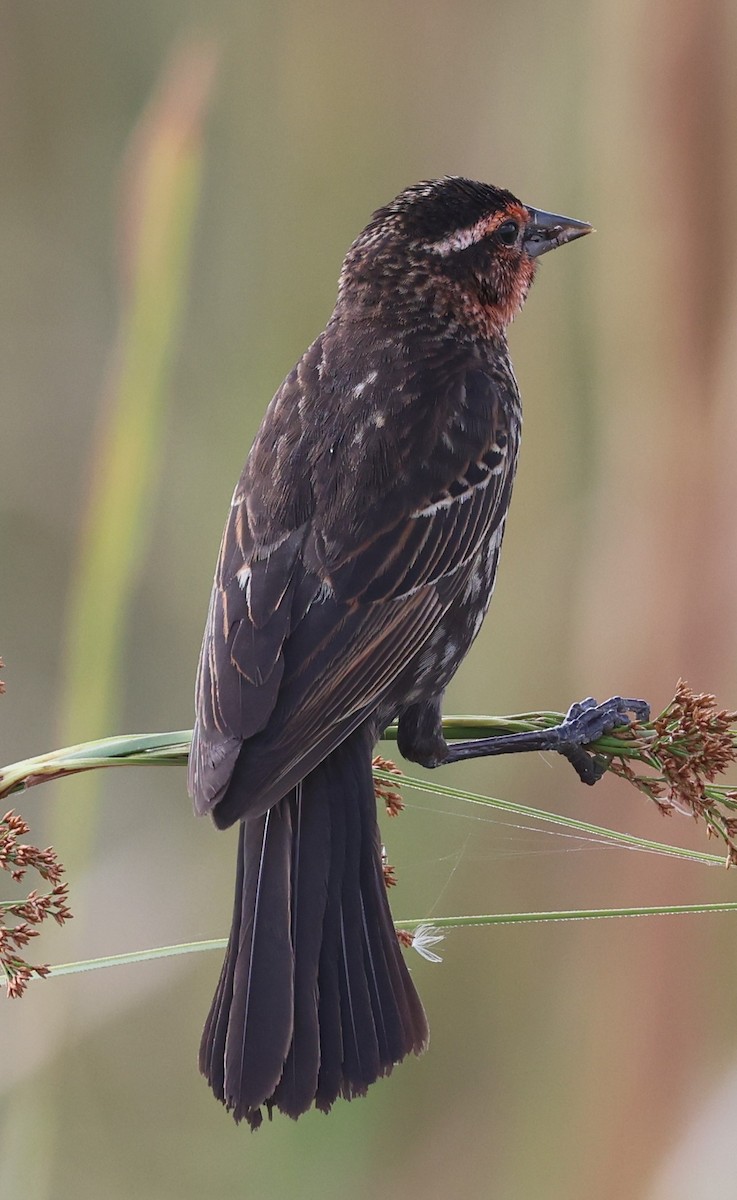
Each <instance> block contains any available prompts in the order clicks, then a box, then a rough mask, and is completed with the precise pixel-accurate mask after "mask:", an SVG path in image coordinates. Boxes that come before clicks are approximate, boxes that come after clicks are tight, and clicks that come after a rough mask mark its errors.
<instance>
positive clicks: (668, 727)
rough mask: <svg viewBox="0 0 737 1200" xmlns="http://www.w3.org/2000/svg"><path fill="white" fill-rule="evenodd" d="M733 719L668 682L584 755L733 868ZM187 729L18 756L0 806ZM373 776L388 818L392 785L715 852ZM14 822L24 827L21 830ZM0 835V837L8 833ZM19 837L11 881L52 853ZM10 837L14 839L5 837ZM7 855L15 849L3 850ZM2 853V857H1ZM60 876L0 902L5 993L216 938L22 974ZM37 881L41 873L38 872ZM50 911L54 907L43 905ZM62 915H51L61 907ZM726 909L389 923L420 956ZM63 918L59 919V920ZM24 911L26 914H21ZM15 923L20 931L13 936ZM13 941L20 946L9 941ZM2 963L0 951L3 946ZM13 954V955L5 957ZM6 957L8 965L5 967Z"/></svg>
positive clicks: (463, 728)
mask: <svg viewBox="0 0 737 1200" xmlns="http://www.w3.org/2000/svg"><path fill="white" fill-rule="evenodd" d="M562 719H563V714H561V713H557V712H532V713H521V714H516V715H512V716H503V717H489V716H458V717H447V718H446V719H445V720H444V722H443V732H444V734H445V737H446V738H447V739H448V741H453V740H457V739H463V740H466V739H469V738H477V737H494V736H496V735H503V734H508V733H518V732H527V731H531V730H536V729H545V728H550V727H552V726H553V725H557V724H560V722H561V721H562ZM735 722H737V714H735V713H733V712H728V711H726V710H719V709H717V707H716V701H715V699H714V697H713V696H710V695H696V694H694V693H693V692H692V691H691V689H690V688H688V686H687V685H686V684H685V683H683V682H679V684H678V686H677V689H676V694H675V696H674V698H673V700H672V701H671V702H670V704H668V705H667V706H666V708H665V709H664V710H663V711H662V712H661V713H660V715H659V716H658V717H656V718H655V719H654V720H653V721H650V722H647V723H645V722H642V723H638V722H635V723H632V724H630V725H627V726H624V727H623V728H621V729H617V730H615V731H614V732H612V733H610V734H608V735H607V736H606V737H603V738H601V739H599V740H598V741H597V742H595V743H593V744H592V745H591V746H590V747H588V749H589V750H590V751H591V752H592V753H594V754H597V755H599V756H601V760H602V762H603V763H604V765H605V766H606V768H607V770H609V771H611V772H612V773H613V774H615V775H617V776H619V777H620V778H622V779H624V780H626V781H627V782H629V783H631V784H632V785H633V786H634V787H636V788H637V789H638V790H639V791H641V792H643V793H644V794H645V795H646V796H647V797H648V798H649V799H651V800H652V801H654V802H655V803H656V804H657V805H658V807H659V809H660V810H661V811H662V812H664V813H670V812H673V811H674V810H675V811H680V812H685V813H687V814H689V815H691V816H692V817H693V818H694V819H695V820H697V821H701V822H703V823H704V825H705V826H706V830H707V833H708V835H709V836H718V837H719V838H721V840H722V841H723V842H724V844H725V845H726V848H727V865H729V864H731V863H737V815H735V814H736V813H737V790H736V789H733V788H730V787H728V786H725V785H720V784H717V783H715V779H716V777H717V776H718V775H719V774H721V773H722V772H723V771H724V770H725V768H726V767H728V766H729V765H730V764H731V763H733V762H735V761H736V760H737V729H736V728H735ZM396 735H397V730H396V726H392V727H390V728H389V729H388V730H387V731H386V733H385V737H386V738H387V739H390V740H391V739H396ZM190 736H191V735H190V731H189V730H178V731H175V732H173V733H162V734H133V735H128V736H121V737H115V738H103V739H101V740H99V741H92V742H83V743H80V744H79V745H76V746H68V747H66V748H65V749H62V750H57V751H52V752H51V753H48V754H42V755H39V756H37V757H35V758H30V759H25V760H24V761H22V762H18V763H14V764H12V765H10V766H8V767H5V768H3V769H2V770H0V799H2V798H3V797H5V796H10V795H13V794H15V793H18V792H21V791H24V790H25V789H26V788H29V787H33V786H36V785H37V784H39V783H43V782H45V781H46V780H49V779H58V778H61V777H64V776H67V775H76V774H79V773H81V772H86V771H92V770H97V769H100V768H104V767H126V766H171V765H184V764H185V763H186V761H187V755H188V751H189V743H190ZM374 779H375V787H376V794H377V799H378V800H380V801H381V802H382V803H383V804H384V805H385V806H386V808H387V811H388V812H389V813H390V815H393V814H396V813H397V812H399V811H400V810H401V808H402V799H401V795H400V792H399V788H400V787H402V786H408V787H411V788H413V789H416V790H420V791H426V792H431V793H434V794H440V795H444V796H452V797H454V798H456V799H460V800H464V801H466V802H467V803H472V804H484V805H488V806H491V807H493V808H496V809H500V810H502V811H504V812H507V813H513V814H515V815H517V816H520V817H522V818H525V819H528V820H534V821H537V822H541V821H543V822H547V823H551V824H555V825H563V826H566V827H568V828H569V829H571V830H572V831H574V835H578V836H585V837H595V838H598V839H602V840H604V841H606V842H609V843H610V844H611V843H618V844H621V845H625V846H629V847H630V848H634V849H637V850H642V851H647V852H651V853H659V854H668V855H671V856H676V857H682V858H687V859H689V860H691V861H698V862H702V863H704V864H708V865H714V864H715V863H718V862H720V861H723V860H722V859H720V858H719V857H718V856H717V855H714V854H706V853H703V852H702V853H698V852H694V851H692V850H687V849H685V848H682V847H678V846H673V845H669V844H665V843H661V842H655V841H651V840H649V839H646V838H637V837H634V836H632V835H630V834H625V833H621V832H619V831H616V830H612V829H607V828H605V827H602V826H598V825H593V824H591V823H590V822H586V821H578V820H575V819H574V818H570V817H564V816H561V815H560V814H558V813H550V812H546V811H544V810H542V809H536V808H531V807H529V806H527V805H522V804H516V803H512V802H511V801H507V800H501V799H497V798H494V797H490V796H480V795H477V794H476V793H473V792H468V791H464V790H462V789H458V788H454V787H449V786H447V785H444V784H437V783H435V782H434V781H433V782H432V783H430V782H429V781H425V780H424V779H418V778H413V777H408V776H405V775H404V774H403V773H402V772H401V771H400V770H399V769H398V768H397V767H396V766H395V765H394V764H393V763H391V762H389V761H388V760H386V759H383V758H377V759H375V760H374ZM21 825H23V829H22V830H21V829H20V826H21ZM8 830H9V831H10V834H9V835H8V836H5V833H6V832H7V831H8ZM19 830H20V832H25V831H26V830H27V827H25V825H24V823H23V822H22V818H19V817H18V816H17V815H16V814H14V813H12V812H10V813H8V814H6V816H5V817H4V818H3V819H2V821H0V867H4V868H5V869H6V870H8V871H10V872H11V874H14V873H16V877H17V866H18V853H20V854H21V858H22V856H23V855H24V854H25V855H26V860H25V861H26V863H27V865H28V866H35V867H36V869H39V867H38V862H42V863H43V862H44V861H45V859H44V857H43V856H44V855H49V854H53V851H51V850H48V851H39V850H37V848H36V847H29V846H21V847H20V848H19V849H18V848H17V847H16V842H17V833H18V831H19ZM13 831H15V840H13V838H14V833H13ZM8 847H11V848H14V849H13V853H11V851H10V850H9V849H8ZM4 849H5V852H4ZM62 871H63V868H61V865H60V864H58V874H57V876H56V877H55V879H54V882H55V883H56V884H57V893H58V894H57V895H56V899H55V900H51V899H49V900H45V898H44V897H38V896H37V894H36V893H35V892H32V893H31V895H30V896H29V897H28V898H27V900H26V901H24V902H20V903H18V902H12V903H11V902H10V901H7V902H5V901H3V902H0V935H2V936H0V960H1V961H2V965H3V967H4V968H5V974H6V980H7V982H8V992H9V994H12V995H20V994H21V993H22V991H23V989H24V987H25V985H26V983H27V982H28V980H29V979H30V978H31V977H32V976H33V975H45V974H48V973H49V971H51V972H52V973H56V974H61V973H70V972H71V971H72V970H80V971H81V970H87V969H92V968H93V966H110V965H117V964H120V963H123V962H133V961H139V960H142V959H147V958H155V957H165V956H167V955H172V954H179V953H191V952H193V951H194V950H198V949H206V948H209V947H215V946H222V945H223V944H224V943H223V942H222V941H221V940H220V939H218V940H216V941H213V942H206V943H187V944H186V945H185V946H184V947H163V948H160V949H159V950H150V951H140V952H134V953H133V954H131V955H122V956H119V955H118V956H114V957H113V958H110V959H107V958H106V959H100V960H94V961H91V962H90V963H86V964H85V963H77V964H66V966H64V967H56V968H47V967H31V966H29V965H28V964H27V963H25V962H24V961H23V960H22V959H20V958H19V956H18V954H17V950H18V946H19V945H21V944H25V941H27V940H28V937H29V936H35V933H36V932H37V931H36V930H33V931H32V932H31V933H30V934H29V927H30V925H33V924H37V923H39V922H40V921H41V920H43V919H44V917H45V916H46V915H51V916H54V917H55V918H56V919H57V920H60V919H62V920H66V919H68V917H69V916H70V915H71V914H70V913H69V910H68V908H67V907H66V887H65V886H64V887H63V889H62V890H63V894H62V892H61V891H59V886H60V885H59V876H60V874H61V872H62ZM42 877H44V876H43V872H42ZM54 904H56V909H55V908H54ZM60 906H61V909H60ZM734 908H737V902H735V903H734V904H730V903H726V904H716V905H713V904H712V905H686V906H683V905H673V906H662V907H659V908H631V909H596V910H588V911H582V910H578V911H573V912H557V913H511V914H510V913H507V914H487V915H485V916H459V917H444V918H438V919H434V920H433V922H432V926H428V925H426V924H423V922H418V921H402V922H398V924H397V929H398V933H399V936H400V938H402V940H404V941H405V942H406V943H407V944H414V945H415V946H416V948H417V949H418V950H419V951H420V953H422V954H424V955H425V957H427V958H429V959H431V960H432V959H435V958H437V955H436V954H435V953H434V951H432V950H431V948H430V947H431V945H432V943H433V940H434V939H436V937H437V935H436V934H434V933H433V932H432V930H433V929H434V928H436V927H437V928H442V927H456V926H461V925H490V924H502V923H512V922H522V921H563V920H583V919H592V918H601V917H610V916H645V915H655V914H665V913H678V912H680V913H684V912H716V911H720V912H722V911H731V910H732V909H734ZM62 910H63V911H62ZM29 914H30V915H29ZM7 918H10V919H11V920H13V919H15V921H16V925H15V926H13V925H10V926H8V925H7V924H6V919H7ZM19 922H20V923H21V928H20V933H18V928H19V925H18V923H19ZM18 937H20V939H21V940H20V942H19V941H18ZM3 946H5V948H6V949H7V950H8V954H5V955H4V954H3V953H2V948H3ZM11 950H12V951H13V953H12V956H11V954H10V951H11ZM6 960H7V961H6Z"/></svg>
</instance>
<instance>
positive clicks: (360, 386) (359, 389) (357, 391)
mask: <svg viewBox="0 0 737 1200" xmlns="http://www.w3.org/2000/svg"><path fill="white" fill-rule="evenodd" d="M378 375H379V372H378V371H369V373H368V375H367V376H366V378H365V379H362V380H361V382H360V383H357V384H356V386H355V387H354V389H353V395H354V396H355V397H356V399H357V400H360V398H361V396H362V395H363V393H364V392H365V391H366V388H367V387H370V386H371V384H372V383H376V380H377V378H378Z"/></svg>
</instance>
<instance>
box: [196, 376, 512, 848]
mask: <svg viewBox="0 0 737 1200" xmlns="http://www.w3.org/2000/svg"><path fill="white" fill-rule="evenodd" d="M288 382H289V381H287V383H288ZM479 389H483V397H482V396H481V395H480V394H479V395H476V394H475V392H476V391H478V390H479ZM463 398H464V405H465V408H464V411H465V412H466V413H467V414H472V415H473V414H475V417H476V418H478V410H479V406H480V405H481V407H482V408H484V411H485V413H486V417H489V415H491V416H492V417H493V420H486V428H485V431H484V434H483V437H482V438H481V440H480V441H479V439H478V438H476V448H475V449H474V448H473V445H472V443H473V441H474V435H473V434H472V433H469V431H468V425H469V423H470V422H471V417H470V416H468V417H467V418H466V419H464V417H463V415H462V414H461V415H460V416H459V417H458V420H457V422H456V424H457V425H458V426H459V430H460V432H459V431H458V430H456V437H455V443H454V450H453V454H450V453H449V452H448V447H449V445H450V443H451V442H454V438H453V436H452V435H453V429H452V428H451V427H450V426H447V427H443V428H442V429H439V430H436V435H437V438H436V440H438V439H439V440H438V444H439V445H440V443H442V450H443V453H445V459H443V458H442V455H441V463H440V465H438V463H437V462H436V463H435V467H434V468H433V470H428V462H430V461H431V460H429V459H428V458H421V459H418V460H417V461H416V462H414V463H413V462H412V461H411V455H410V456H409V457H408V456H407V455H402V454H400V455H399V462H398V466H397V470H396V472H395V476H396V477H395V478H393V479H391V480H390V479H389V478H386V479H384V478H381V476H382V474H383V472H382V469H381V468H380V467H378V466H377V465H376V464H377V463H381V462H383V461H384V460H385V459H387V457H388V460H390V459H391V454H390V453H389V451H390V450H391V447H390V446H389V445H388V443H386V444H385V438H388V437H389V433H388V432H387V434H386V435H385V436H380V435H383V429H381V428H377V426H376V424H375V423H374V425H373V437H372V438H370V439H369V438H367V437H365V436H364V441H363V444H362V446H361V455H360V459H359V458H357V457H356V456H355V455H353V456H351V455H350V454H348V455H347V456H346V455H345V454H344V455H343V458H344V459H345V462H344V463H343V467H341V446H336V445H335V444H331V445H330V446H326V447H323V448H322V449H319V448H318V449H317V450H315V448H314V447H313V448H312V451H313V454H312V464H311V465H310V463H309V462H307V460H305V462H303V463H302V467H303V469H305V468H306V469H308V470H312V472H313V477H314V480H316V481H321V482H317V483H313V487H312V503H311V509H312V511H311V512H310V513H309V515H308V517H307V519H306V520H304V521H302V523H301V524H299V525H297V526H296V527H295V528H292V529H291V530H290V531H288V532H286V533H284V532H280V533H279V535H278V536H277V537H276V538H274V537H273V536H272V540H271V541H264V538H263V532H262V533H261V536H260V538H259V536H258V531H259V529H261V530H262V531H263V529H265V528H266V529H268V528H269V522H268V521H266V520H265V519H264V511H265V509H266V508H267V507H268V505H269V503H272V504H273V492H274V490H275V488H276V491H277V492H281V493H282V494H284V495H288V496H289V497H290V498H291V497H292V495H293V492H294V491H295V490H296V483H295V487H290V486H289V484H287V486H286V488H282V487H280V485H279V480H278V464H277V467H276V468H275V472H276V474H274V473H273V472H272V477H271V478H270V479H268V480H266V481H265V480H264V479H263V471H262V470H259V471H254V470H253V469H251V470H250V471H249V465H248V464H247V467H246V471H245V472H244V477H245V480H246V483H245V485H244V486H243V487H242V488H241V489H237V490H236V497H235V499H234V505H233V508H232V509H231V514H230V518H229V520H228V523H227V525H226V529H225V533H224V535H223V542H222V546H221V551H220V559H219V563H218V571H217V574H216V579H215V584H214V587H213V592H212V598H211V603H210V611H209V616H208V621H207V626H206V630H205V637H204V641H203V647H202V654H201V658H200V666H199V672H198V680H197V721H196V725H195V731H194V738H193V745H192V753H191V757H190V790H191V792H192V794H193V796H194V798H195V804H196V807H197V809H198V811H201V812H202V811H208V810H213V809H214V810H215V811H214V817H215V820H216V822H217V823H218V824H219V825H228V824H231V823H232V822H233V821H235V820H236V819H238V818H240V817H243V816H246V815H252V814H254V815H255V814H256V813H257V812H261V811H264V810H265V809H266V808H267V807H269V806H270V805H271V804H273V803H275V802H276V800H278V799H280V798H281V796H282V795H284V794H285V793H286V792H287V791H288V790H289V788H290V787H292V786H294V784H295V783H296V782H298V781H299V779H302V778H304V776H305V775H306V774H307V773H308V772H309V771H310V770H311V769H312V768H313V767H314V766H315V765H316V764H317V763H318V762H320V761H322V760H323V759H324V758H325V757H326V756H327V755H328V754H329V753H330V751H331V750H332V749H334V748H335V746H337V745H338V744H339V743H340V742H341V741H343V739H344V738H345V737H347V736H348V735H349V734H350V733H351V732H352V730H353V729H355V728H356V727H357V726H358V725H359V724H361V723H362V722H363V721H364V720H366V718H367V717H368V716H369V715H370V714H371V713H372V712H373V711H374V710H375V709H376V708H377V706H378V705H380V703H381V701H382V698H383V697H384V696H386V695H387V694H388V693H389V692H390V691H391V688H392V685H393V684H394V683H395V681H396V680H397V679H398V677H399V676H400V675H401V674H402V672H403V671H405V670H406V668H407V665H408V663H410V662H411V660H412V659H413V658H414V656H415V655H416V654H418V652H420V651H421V650H422V648H423V646H424V644H425V643H426V642H427V640H428V639H429V638H430V637H431V636H432V634H433V633H434V631H435V630H436V629H437V627H438V625H439V623H440V622H441V620H442V617H443V615H444V613H445V612H446V611H447V609H448V607H449V605H450V603H451V602H452V600H453V599H454V597H455V596H456V595H457V594H458V593H459V590H460V589H462V588H463V586H464V584H465V582H466V581H467V580H468V576H469V573H470V572H471V570H472V569H473V567H474V564H475V560H476V558H477V556H478V553H479V550H480V549H481V548H482V547H483V545H484V544H485V543H486V542H487V541H488V539H489V538H490V537H491V536H492V534H493V531H494V529H495V527H496V526H498V525H499V523H500V522H501V521H502V520H503V518H504V515H505V513H506V510H507V507H508V503H509V494H510V490H511V485H512V478H513V474H514V459H515V456H516V436H515V434H514V431H513V430H510V427H509V426H510V420H509V413H508V409H507V406H506V405H505V404H503V403H501V400H500V398H499V396H498V395H495V394H494V385H493V383H492V381H490V380H489V378H488V377H487V376H482V375H480V374H479V373H478V372H474V373H469V372H466V373H465V375H464V380H463ZM482 400H483V404H481V401H482ZM411 419H412V414H411V413H410V414H408V420H411ZM415 419H419V418H418V417H417V416H416V415H415ZM425 422H426V423H427V416H426V415H425ZM481 423H482V422H481ZM268 424H269V416H268V414H267V418H266V419H265V423H264V426H263V427H262V431H261V433H260V435H259V439H257V443H256V444H255V447H254V451H252V455H251V459H253V458H254V457H256V458H257V457H258V454H259V453H260V450H259V447H261V448H263V445H264V444H265V443H269V444H271V443H273V445H274V446H276V445H277V442H278V438H277V439H275V438H274V437H273V436H272V434H271V433H268V434H267V436H264V430H265V429H266V430H267V429H268ZM443 434H445V437H443ZM469 438H470V442H469ZM464 439H465V441H464ZM417 441H418V437H417V436H415V437H413V436H412V430H411V429H410V431H409V435H408V440H407V445H408V447H410V449H411V447H412V446H413V445H416V444H417ZM292 442H293V443H294V444H293V445H292V450H291V460H292V468H293V464H294V462H297V461H298V460H299V457H300V450H299V444H300V443H299V439H298V438H296V437H295V438H293V439H292ZM466 442H468V443H469V444H468V445H467V444H466ZM469 446H471V448H470V449H469ZM459 447H460V448H459ZM479 447H480V453H479V452H478V451H479ZM395 449H396V447H395ZM431 453H432V449H431ZM438 453H440V452H438ZM320 454H323V455H327V456H328V458H329V459H330V462H329V463H326V462H320V461H315V460H316V456H317V457H318V458H319V455H320ZM307 458H308V459H309V455H308V456H307ZM436 458H437V455H436ZM251 459H249V462H251ZM446 460H447V461H446ZM454 460H455V461H454ZM372 463H373V466H372V465H371V464H372ZM366 464H368V467H367V466H366ZM252 467H253V464H252ZM292 468H290V469H292ZM343 468H344V469H343ZM367 470H368V473H369V474H368V476H367V477H366V478H365V479H362V478H361V475H362V472H363V474H364V475H365V474H366V471H367ZM341 471H342V473H343V476H344V482H343V483H342V484H341V483H338V484H337V485H336V484H335V479H336V477H340V476H341ZM328 476H329V478H328ZM326 478H328V481H327V483H326V482H325V481H326ZM328 487H329V488H332V492H331V494H330V495H327V496H326V495H324V494H323V492H321V488H323V490H324V489H325V488H328ZM299 503H300V505H301V506H302V510H303V509H304V508H305V507H307V508H309V507H310V505H309V504H306V502H305V501H304V500H301V501H300V502H299ZM300 515H301V514H300ZM293 523H294V521H293ZM270 524H271V527H272V529H273V525H274V521H273V520H271V522H270ZM234 773H235V775H234Z"/></svg>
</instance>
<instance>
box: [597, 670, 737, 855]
mask: <svg viewBox="0 0 737 1200" xmlns="http://www.w3.org/2000/svg"><path fill="white" fill-rule="evenodd" d="M736 722H737V713H734V712H729V711H728V710H726V709H718V708H717V704H716V699H715V697H714V696H712V695H709V694H708V693H701V694H698V693H695V692H693V691H692V690H691V688H690V687H689V686H688V684H687V683H685V682H684V681H683V680H682V679H680V680H679V681H678V685H677V687H676V694H675V696H674V697H673V699H672V700H671V702H670V704H668V705H667V707H666V708H665V709H664V710H663V712H662V713H661V714H660V716H659V717H657V718H656V720H654V721H653V722H652V723H651V724H649V725H639V726H638V725H634V726H631V727H630V731H631V736H632V738H633V739H634V740H633V743H632V746H631V747H630V753H631V755H632V757H631V758H630V759H629V761H628V759H627V758H626V757H622V758H614V759H613V760H612V762H611V764H610V767H609V769H610V770H611V771H612V772H613V773H614V774H615V775H619V776H621V777H622V778H624V779H627V780H628V781H629V782H630V783H632V784H633V785H634V786H635V787H636V788H637V789H638V790H639V791H641V792H644V793H645V795H646V796H649V797H650V799H651V800H654V801H655V802H656V804H657V805H658V806H659V808H660V809H661V810H662V811H663V812H664V813H670V812H672V811H673V809H678V810H679V811H681V812H686V813H689V814H692V815H693V817H694V818H695V819H696V820H702V821H704V823H705V824H706V828H707V831H708V832H709V834H710V835H714V834H716V835H718V836H720V837H721V838H723V840H724V842H725V843H726V846H727V863H728V865H729V864H733V865H734V864H737V819H735V818H734V817H733V816H729V815H727V814H728V813H729V812H732V811H734V810H735V809H737V791H734V790H730V789H728V788H726V787H719V786H716V785H715V784H714V781H715V779H716V778H717V777H718V776H719V775H721V774H723V773H724V771H726V770H727V768H728V767H729V766H731V764H732V763H734V762H737V734H736V732H735V723H736ZM623 740H626V738H625V739H623ZM632 758H634V759H635V760H639V761H640V762H643V763H646V764H647V765H648V766H650V767H652V768H653V769H654V772H655V773H654V774H652V775H641V774H639V773H638V772H636V771H635V770H634V769H633V766H632ZM725 810H726V811H725Z"/></svg>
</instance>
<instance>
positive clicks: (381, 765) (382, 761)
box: [371, 754, 404, 817]
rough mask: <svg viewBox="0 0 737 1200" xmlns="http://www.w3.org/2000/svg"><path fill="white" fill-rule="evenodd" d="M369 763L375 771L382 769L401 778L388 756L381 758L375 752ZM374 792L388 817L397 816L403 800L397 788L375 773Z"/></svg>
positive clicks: (398, 770) (402, 806)
mask: <svg viewBox="0 0 737 1200" xmlns="http://www.w3.org/2000/svg"><path fill="white" fill-rule="evenodd" d="M371 765H372V767H373V768H374V770H375V771H384V772H385V773H386V774H387V775H396V776H397V777H398V778H399V779H401V778H402V772H401V771H400V769H399V767H398V766H397V764H396V763H393V762H392V760H391V759H390V758H382V757H381V755H380V754H377V755H376V757H375V758H373V759H372V762H371ZM374 792H375V793H376V800H377V802H378V803H379V804H383V805H384V807H385V809H386V811H387V814H388V815H389V816H390V817H396V816H398V815H399V813H400V812H401V811H402V809H403V808H404V801H403V800H402V797H401V795H400V793H399V791H398V790H397V788H394V787H392V785H391V784H390V783H389V782H388V781H387V780H385V779H377V778H376V776H375V775H374Z"/></svg>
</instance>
